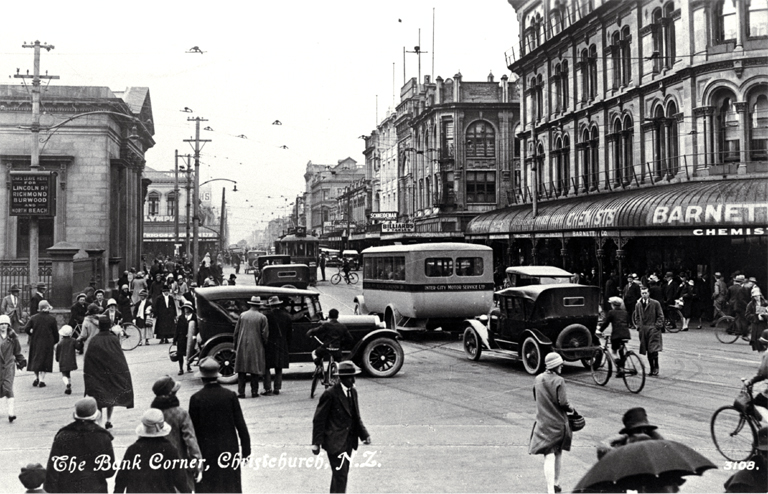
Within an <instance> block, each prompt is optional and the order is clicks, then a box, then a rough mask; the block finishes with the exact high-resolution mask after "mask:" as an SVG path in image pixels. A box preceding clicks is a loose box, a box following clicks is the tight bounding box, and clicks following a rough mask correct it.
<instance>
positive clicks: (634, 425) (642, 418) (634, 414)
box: [619, 407, 658, 434]
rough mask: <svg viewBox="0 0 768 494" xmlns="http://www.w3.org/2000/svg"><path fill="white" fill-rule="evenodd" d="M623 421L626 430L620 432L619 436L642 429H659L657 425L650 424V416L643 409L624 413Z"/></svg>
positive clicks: (632, 409) (639, 408)
mask: <svg viewBox="0 0 768 494" xmlns="http://www.w3.org/2000/svg"><path fill="white" fill-rule="evenodd" d="M621 421H622V422H623V423H624V428H623V429H621V430H620V431H619V434H629V433H631V432H636V431H637V429H641V428H643V429H650V430H654V429H658V427H656V426H655V425H651V424H649V423H648V414H646V413H645V408H642V407H637V408H630V409H629V410H627V411H626V412H625V413H624V416H623V417H622V418H621Z"/></svg>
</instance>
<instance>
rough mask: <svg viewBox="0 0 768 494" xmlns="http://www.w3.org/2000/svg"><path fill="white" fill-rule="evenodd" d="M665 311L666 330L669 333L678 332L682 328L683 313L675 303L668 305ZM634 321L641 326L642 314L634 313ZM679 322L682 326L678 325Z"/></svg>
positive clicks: (637, 326)
mask: <svg viewBox="0 0 768 494" xmlns="http://www.w3.org/2000/svg"><path fill="white" fill-rule="evenodd" d="M662 312H664V331H666V332H667V333H677V332H679V331H680V330H681V329H682V323H683V313H682V312H680V309H678V308H677V306H675V305H668V306H667V307H666V310H664V311H662ZM632 323H633V324H634V325H635V327H636V328H639V327H640V316H639V315H637V314H635V313H634V312H633V313H632ZM678 323H679V324H680V326H678Z"/></svg>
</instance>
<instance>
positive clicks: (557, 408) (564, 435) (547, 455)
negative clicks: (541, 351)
mask: <svg viewBox="0 0 768 494" xmlns="http://www.w3.org/2000/svg"><path fill="white" fill-rule="evenodd" d="M544 364H545V366H546V368H547V370H546V371H545V372H542V373H541V374H539V375H538V376H536V380H535V381H534V384H533V398H534V400H536V422H535V423H534V425H533V431H532V432H531V440H530V444H529V445H528V454H529V455H544V478H545V479H546V480H547V492H548V493H549V494H552V493H555V492H561V491H562V489H561V488H560V465H561V461H562V455H563V451H570V450H571V438H572V437H573V433H572V432H571V426H570V424H569V423H568V416H567V413H575V410H574V409H573V407H571V404H570V403H569V402H568V397H567V396H566V393H565V381H564V380H563V378H562V377H561V376H560V371H561V370H562V368H563V357H561V356H560V355H559V354H557V353H555V352H551V353H549V354H547V356H546V358H545V359H544Z"/></svg>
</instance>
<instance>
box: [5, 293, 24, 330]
mask: <svg viewBox="0 0 768 494" xmlns="http://www.w3.org/2000/svg"><path fill="white" fill-rule="evenodd" d="M8 292H9V293H8V295H6V296H5V297H3V301H2V302H0V314H5V315H6V316H8V317H10V318H11V328H13V330H14V331H15V332H16V333H18V332H19V328H20V327H21V321H22V319H23V313H22V310H21V300H20V299H19V292H21V289H20V288H19V285H11V289H10V290H8Z"/></svg>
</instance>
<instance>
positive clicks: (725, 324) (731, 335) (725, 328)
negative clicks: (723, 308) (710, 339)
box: [715, 316, 749, 344]
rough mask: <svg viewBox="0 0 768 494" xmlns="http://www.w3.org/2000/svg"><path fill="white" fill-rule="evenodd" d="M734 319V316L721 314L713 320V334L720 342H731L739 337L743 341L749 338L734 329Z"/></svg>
mask: <svg viewBox="0 0 768 494" xmlns="http://www.w3.org/2000/svg"><path fill="white" fill-rule="evenodd" d="M734 321H736V318H735V317H733V316H722V317H721V318H720V319H718V320H717V321H715V336H716V337H717V339H718V341H720V343H728V344H730V343H733V342H735V341H738V339H739V338H741V339H742V340H744V341H749V338H748V337H746V336H744V335H742V334H741V333H740V332H738V331H736V329H735V328H734Z"/></svg>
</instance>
